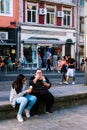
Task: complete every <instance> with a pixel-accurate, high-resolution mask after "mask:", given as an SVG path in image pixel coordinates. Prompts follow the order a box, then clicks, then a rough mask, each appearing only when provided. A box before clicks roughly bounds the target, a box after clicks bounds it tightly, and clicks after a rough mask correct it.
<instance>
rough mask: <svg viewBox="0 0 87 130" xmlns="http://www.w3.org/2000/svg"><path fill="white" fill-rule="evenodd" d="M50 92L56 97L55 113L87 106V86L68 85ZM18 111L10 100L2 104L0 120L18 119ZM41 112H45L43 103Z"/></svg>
mask: <svg viewBox="0 0 87 130" xmlns="http://www.w3.org/2000/svg"><path fill="white" fill-rule="evenodd" d="M50 91H51V92H52V94H53V95H54V97H55V102H54V105H53V108H52V109H53V111H55V110H58V109H64V108H66V107H73V106H78V105H83V104H87V86H81V85H78V86H75V85H74V86H73V85H71V86H70V85H69V86H67V85H66V86H63V87H62V86H61V87H54V88H52V89H50ZM7 93H8V94H7V95H8V96H9V92H7ZM5 94H6V92H5ZM5 94H4V96H5ZM8 96H7V97H8ZM17 109H18V108H16V109H14V108H13V107H12V106H11V105H10V102H9V101H8V100H7V101H2V102H0V120H3V119H10V118H16V115H17ZM39 111H40V113H44V112H45V105H44V103H41V106H40V110H39Z"/></svg>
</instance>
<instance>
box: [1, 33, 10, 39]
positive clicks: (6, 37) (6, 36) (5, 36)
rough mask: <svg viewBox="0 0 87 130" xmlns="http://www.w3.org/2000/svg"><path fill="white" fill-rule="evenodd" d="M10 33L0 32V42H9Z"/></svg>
mask: <svg viewBox="0 0 87 130" xmlns="http://www.w3.org/2000/svg"><path fill="white" fill-rule="evenodd" d="M7 39H8V32H0V40H7Z"/></svg>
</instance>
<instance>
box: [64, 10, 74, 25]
mask: <svg viewBox="0 0 87 130" xmlns="http://www.w3.org/2000/svg"><path fill="white" fill-rule="evenodd" d="M62 11H63V12H64V11H69V12H70V15H68V14H66V16H67V17H68V16H70V25H68V23H67V20H66V25H64V17H63V19H62V26H63V27H72V9H69V8H63V10H62ZM64 16H65V13H64Z"/></svg>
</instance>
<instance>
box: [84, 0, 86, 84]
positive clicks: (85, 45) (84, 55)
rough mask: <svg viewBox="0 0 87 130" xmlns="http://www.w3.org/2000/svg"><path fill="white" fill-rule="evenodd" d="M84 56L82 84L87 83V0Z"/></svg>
mask: <svg viewBox="0 0 87 130" xmlns="http://www.w3.org/2000/svg"><path fill="white" fill-rule="evenodd" d="M84 58H85V80H84V85H87V0H85V1H84Z"/></svg>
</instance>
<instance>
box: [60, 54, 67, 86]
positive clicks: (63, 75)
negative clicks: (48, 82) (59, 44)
mask: <svg viewBox="0 0 87 130" xmlns="http://www.w3.org/2000/svg"><path fill="white" fill-rule="evenodd" d="M58 68H60V72H61V81H60V83H59V84H63V82H64V81H65V80H66V72H67V62H66V57H65V56H63V57H62V60H61V61H60V64H58Z"/></svg>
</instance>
